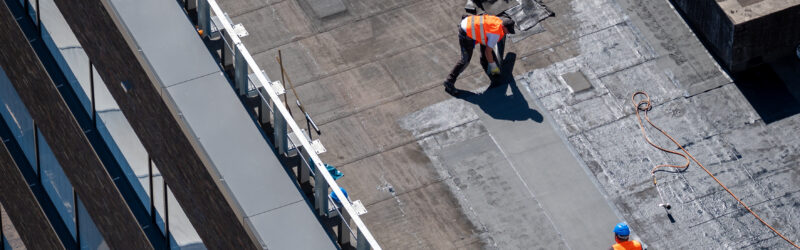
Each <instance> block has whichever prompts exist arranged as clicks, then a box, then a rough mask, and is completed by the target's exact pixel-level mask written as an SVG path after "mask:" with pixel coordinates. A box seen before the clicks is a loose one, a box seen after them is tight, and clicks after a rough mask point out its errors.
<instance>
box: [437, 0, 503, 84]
mask: <svg viewBox="0 0 800 250" xmlns="http://www.w3.org/2000/svg"><path fill="white" fill-rule="evenodd" d="M506 34H514V20H511V19H510V18H507V17H502V18H501V17H497V16H493V15H485V14H484V15H464V16H463V17H462V18H461V24H460V25H459V29H458V43H459V44H460V45H461V59H460V60H459V61H458V63H456V66H455V67H453V70H452V71H451V72H450V75H449V76H448V77H447V80H445V81H444V83H443V85H444V89H445V91H447V93H449V94H451V95H456V94H458V90H457V89H456V88H455V82H456V78H458V75H460V74H461V72H463V71H464V69H465V68H466V67H467V65H469V61H470V60H471V59H472V50H473V49H474V48H475V45H476V44H480V45H481V52H482V53H481V66H484V67H485V68H484V69H485V70H486V71H487V73H489V75H490V76H497V75H500V68H499V67H497V63H496V62H495V61H494V60H495V58H494V57H493V56H492V52H493V50H492V48H494V47H496V46H497V43H498V42H499V41H500V40H502V39H503V38H504V37H505V35H506ZM498 60H502V58H498ZM487 68H488V69H487Z"/></svg>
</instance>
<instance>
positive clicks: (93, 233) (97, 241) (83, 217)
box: [78, 198, 109, 249]
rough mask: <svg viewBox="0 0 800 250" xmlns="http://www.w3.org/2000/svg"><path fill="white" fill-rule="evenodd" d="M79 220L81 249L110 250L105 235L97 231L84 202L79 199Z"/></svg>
mask: <svg viewBox="0 0 800 250" xmlns="http://www.w3.org/2000/svg"><path fill="white" fill-rule="evenodd" d="M78 220H79V221H80V229H79V230H80V234H81V235H80V236H81V249H109V248H108V244H106V240H105V239H103V235H101V234H100V231H98V230H97V225H95V224H94V221H93V220H92V217H90V216H89V212H87V211H86V207H84V206H83V202H82V201H81V200H80V198H78Z"/></svg>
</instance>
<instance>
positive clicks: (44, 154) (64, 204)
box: [39, 133, 76, 237]
mask: <svg viewBox="0 0 800 250" xmlns="http://www.w3.org/2000/svg"><path fill="white" fill-rule="evenodd" d="M39 159H40V161H41V167H42V177H41V178H42V186H43V187H44V190H45V191H46V192H47V195H48V196H50V200H52V201H53V204H54V205H55V206H56V209H57V210H58V213H59V215H61V219H63V220H64V223H65V224H66V225H67V228H69V231H70V232H71V233H72V236H73V237H76V235H75V233H76V231H75V204H73V203H74V198H73V195H72V194H73V190H72V184H70V182H69V179H68V178H67V176H66V175H65V174H64V170H63V169H61V165H60V164H58V161H57V160H56V156H55V155H54V154H53V152H52V151H51V150H50V146H48V145H47V141H46V140H45V138H44V137H43V136H42V135H41V133H40V134H39Z"/></svg>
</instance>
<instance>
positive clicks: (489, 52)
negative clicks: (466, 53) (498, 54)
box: [483, 46, 494, 63]
mask: <svg viewBox="0 0 800 250" xmlns="http://www.w3.org/2000/svg"><path fill="white" fill-rule="evenodd" d="M484 47H486V49H485V50H483V53H484V55H485V56H486V60H487V61H489V63H494V56H492V47H489V46H484Z"/></svg>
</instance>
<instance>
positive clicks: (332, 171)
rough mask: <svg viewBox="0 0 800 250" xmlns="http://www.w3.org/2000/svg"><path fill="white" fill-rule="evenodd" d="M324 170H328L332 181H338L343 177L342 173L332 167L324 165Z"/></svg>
mask: <svg viewBox="0 0 800 250" xmlns="http://www.w3.org/2000/svg"><path fill="white" fill-rule="evenodd" d="M325 168H327V169H328V173H330V174H331V176H332V177H333V180H338V179H339V178H342V176H344V173H342V171H339V170H338V169H336V167H334V166H331V165H328V164H325Z"/></svg>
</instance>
